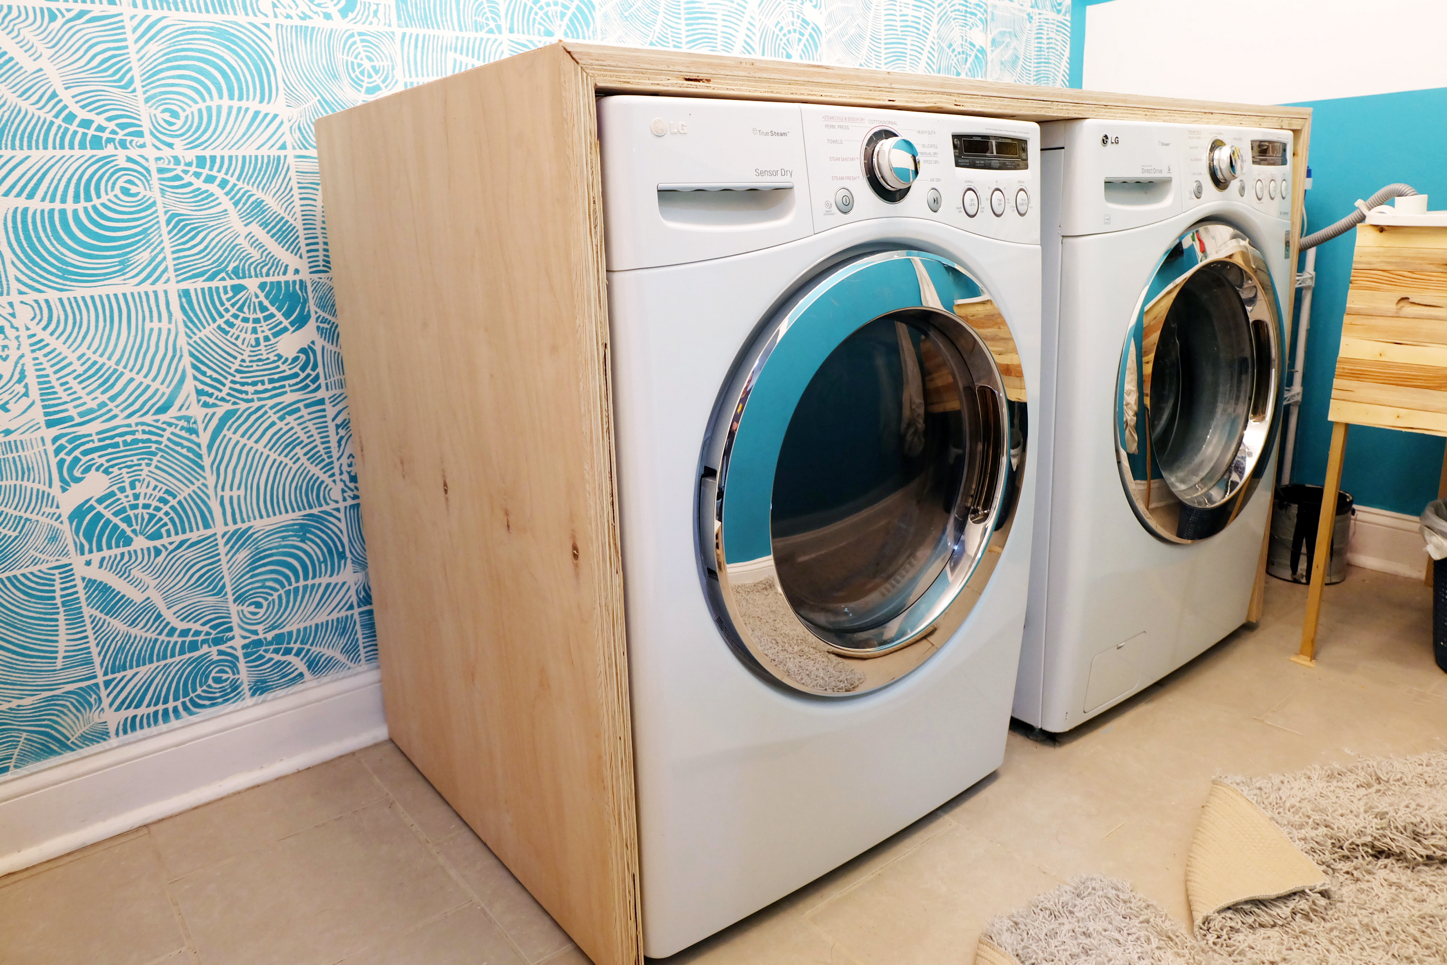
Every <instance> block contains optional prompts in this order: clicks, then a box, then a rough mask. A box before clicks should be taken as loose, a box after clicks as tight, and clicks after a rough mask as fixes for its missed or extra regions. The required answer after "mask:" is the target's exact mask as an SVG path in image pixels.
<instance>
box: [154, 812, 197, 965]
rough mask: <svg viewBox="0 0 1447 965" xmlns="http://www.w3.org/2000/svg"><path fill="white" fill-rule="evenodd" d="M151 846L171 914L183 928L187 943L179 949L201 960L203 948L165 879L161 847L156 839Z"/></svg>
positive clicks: (184, 939)
mask: <svg viewBox="0 0 1447 965" xmlns="http://www.w3.org/2000/svg"><path fill="white" fill-rule="evenodd" d="M146 830H147V831H149V830H150V828H149V827H147V828H146ZM147 836H148V837H149V835H147ZM151 847H152V848H153V849H154V850H155V852H156V864H157V866H158V867H159V868H160V869H161V872H162V873H161V879H162V880H161V890H162V891H163V892H165V894H166V902H167V903H168V904H169V905H170V906H171V914H172V915H173V916H175V918H176V927H178V928H179V929H180V930H181V938H182V940H183V941H184V942H185V943H186V944H185V947H184V948H182V949H178V950H179V951H189V952H191V954H192V955H193V956H195V959H196V961H197V962H200V961H201V949H200V948H198V947H197V946H196V939H195V938H194V937H193V936H192V935H191V925H190V923H189V922H187V921H186V915H185V913H184V912H183V911H181V902H180V901H179V900H177V898H176V894H175V892H173V891H172V890H171V883H170V882H169V881H166V880H165V877H166V876H165V869H166V865H165V862H163V861H162V860H161V852H160V848H157V847H156V845H155V841H154V839H152V842H151ZM178 950H172V951H171V952H170V953H169V954H171V955H175V954H176V951H178ZM160 961H165V957H164V956H163V957H162V958H161V959H160Z"/></svg>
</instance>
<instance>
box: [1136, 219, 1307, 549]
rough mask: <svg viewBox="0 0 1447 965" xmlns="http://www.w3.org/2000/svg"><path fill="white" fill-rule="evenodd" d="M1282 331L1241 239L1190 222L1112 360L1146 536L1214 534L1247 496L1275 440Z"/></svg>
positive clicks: (1267, 284)
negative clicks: (1117, 361)
mask: <svg viewBox="0 0 1447 965" xmlns="http://www.w3.org/2000/svg"><path fill="white" fill-rule="evenodd" d="M1280 332H1281V321H1280V315H1279V312H1278V308H1277V300H1276V291H1275V288H1274V286H1273V285H1272V283H1271V273H1270V271H1269V270H1268V269H1267V265H1266V262H1265V260H1264V259H1263V258H1262V257H1261V254H1260V252H1258V251H1257V250H1256V249H1255V248H1254V247H1252V245H1251V242H1250V240H1249V239H1248V238H1247V237H1246V236H1245V235H1244V234H1242V233H1241V232H1240V231H1238V230H1236V229H1235V228H1233V227H1231V226H1230V225H1225V224H1214V223H1206V224H1199V225H1196V226H1195V227H1194V228H1192V229H1191V230H1190V231H1189V232H1187V233H1186V234H1184V235H1182V236H1181V237H1180V238H1179V239H1178V240H1177V242H1176V243H1175V244H1174V245H1172V246H1171V248H1170V250H1169V251H1167V253H1166V256H1165V257H1164V258H1163V259H1162V260H1161V263H1160V266H1159V267H1158V268H1157V270H1156V274H1155V277H1154V278H1153V279H1152V281H1151V284H1150V285H1149V286H1148V287H1147V288H1146V290H1145V292H1144V293H1143V294H1142V295H1141V299H1140V303H1139V305H1138V306H1137V309H1136V314H1135V320H1134V322H1133V323H1132V325H1131V327H1130V330H1129V332H1128V334H1127V335H1126V340H1125V347H1124V349H1123V351H1122V353H1121V360H1120V367H1119V371H1118V382H1117V389H1116V425H1115V433H1114V435H1115V447H1116V457H1117V461H1118V463H1119V465H1120V473H1121V481H1122V483H1123V484H1124V486H1125V491H1126V495H1127V497H1128V498H1129V499H1130V502H1131V507H1132V508H1133V509H1134V510H1135V514H1136V516H1137V517H1138V518H1139V519H1140V521H1141V523H1142V525H1144V526H1145V527H1146V529H1147V530H1149V531H1150V532H1151V533H1152V534H1153V535H1155V536H1157V537H1158V538H1160V539H1162V540H1165V541H1167V542H1172V543H1192V542H1195V541H1197V540H1202V539H1206V538H1208V537H1210V536H1214V535H1215V534H1216V533H1219V532H1220V531H1221V530H1223V529H1225V528H1226V527H1227V526H1228V525H1230V523H1231V521H1232V520H1234V519H1235V518H1236V515H1237V514H1238V513H1240V511H1241V509H1242V508H1243V507H1244V506H1245V505H1246V501H1247V500H1248V499H1250V498H1251V493H1252V492H1253V491H1254V490H1255V487H1256V484H1257V482H1258V481H1259V480H1260V478H1261V476H1262V475H1263V474H1264V473H1265V471H1266V466H1267V463H1268V462H1269V459H1268V454H1269V452H1270V448H1271V445H1272V443H1273V441H1274V439H1275V435H1276V429H1277V422H1278V404H1277V403H1278V399H1277V396H1278V393H1279V391H1280V381H1281V355H1282V352H1281V335H1280Z"/></svg>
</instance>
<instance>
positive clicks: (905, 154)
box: [871, 137, 919, 191]
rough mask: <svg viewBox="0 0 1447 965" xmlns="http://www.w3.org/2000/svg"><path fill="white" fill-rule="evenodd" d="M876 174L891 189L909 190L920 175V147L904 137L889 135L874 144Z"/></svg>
mask: <svg viewBox="0 0 1447 965" xmlns="http://www.w3.org/2000/svg"><path fill="white" fill-rule="evenodd" d="M871 164H872V166H873V168H874V176H875V177H877V178H879V180H880V183H882V184H883V185H884V186H885V187H886V188H888V189H889V190H891V191H908V190H909V186H910V185H911V184H914V182H915V179H916V178H918V177H919V149H918V148H916V147H915V146H914V143H913V142H912V141H909V140H907V139H905V138H902V137H887V138H885V139H884V140H882V141H880V142H879V143H878V144H876V145H874V156H873V157H872V158H871Z"/></svg>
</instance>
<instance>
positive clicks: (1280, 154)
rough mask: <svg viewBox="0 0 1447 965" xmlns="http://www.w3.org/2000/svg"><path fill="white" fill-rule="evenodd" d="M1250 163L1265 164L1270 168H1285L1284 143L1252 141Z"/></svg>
mask: <svg viewBox="0 0 1447 965" xmlns="http://www.w3.org/2000/svg"><path fill="white" fill-rule="evenodd" d="M1251 163H1252V164H1267V165H1271V166H1272V167H1285V166H1286V142H1285V141H1252V142H1251Z"/></svg>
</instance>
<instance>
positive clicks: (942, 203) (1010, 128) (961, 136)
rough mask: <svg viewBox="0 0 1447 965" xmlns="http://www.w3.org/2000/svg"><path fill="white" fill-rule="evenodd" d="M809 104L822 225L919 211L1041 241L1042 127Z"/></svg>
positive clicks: (808, 138)
mask: <svg viewBox="0 0 1447 965" xmlns="http://www.w3.org/2000/svg"><path fill="white" fill-rule="evenodd" d="M800 110H801V111H802V112H803V121H804V152H805V155H806V157H807V164H808V169H809V181H810V185H811V190H810V198H811V200H812V201H813V206H814V207H813V218H814V230H815V231H824V230H827V229H829V228H832V227H835V226H837V225H841V224H845V223H849V222H853V221H858V220H861V219H864V218H889V217H910V218H928V219H929V220H931V221H939V222H945V223H948V224H952V225H954V226H956V227H958V228H961V229H963V230H965V231H970V232H972V233H974V234H979V235H986V236H988V237H991V238H999V239H1001V240H1005V241H1018V242H1023V243H1027V244H1036V243H1038V242H1039V240H1040V221H1039V212H1038V210H1037V208H1036V205H1035V198H1036V197H1037V196H1038V195H1039V193H1040V188H1039V186H1040V137H1039V128H1038V127H1037V126H1036V125H1035V124H1032V123H1029V122H1026V121H1009V120H1000V119H997V118H978V117H962V116H960V115H956V114H924V113H915V112H912V111H875V110H869V109H866V108H852V107H820V106H814V105H805V106H803V107H801V108H800Z"/></svg>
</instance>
